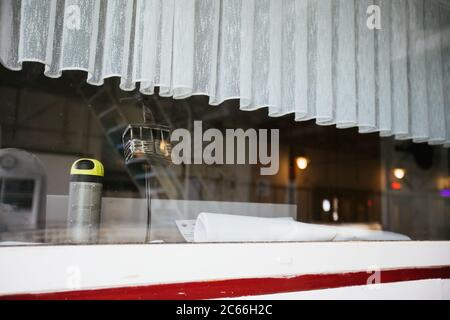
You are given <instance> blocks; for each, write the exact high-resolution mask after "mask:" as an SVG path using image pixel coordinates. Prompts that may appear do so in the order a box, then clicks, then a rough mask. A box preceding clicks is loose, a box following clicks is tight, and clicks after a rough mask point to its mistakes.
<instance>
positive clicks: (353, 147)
mask: <svg viewBox="0 0 450 320" xmlns="http://www.w3.org/2000/svg"><path fill="white" fill-rule="evenodd" d="M43 72H44V67H43V65H42V64H38V63H25V64H24V66H23V70H22V71H20V72H17V71H11V70H8V69H6V68H4V67H3V66H1V65H0V86H3V87H13V88H16V89H18V90H21V89H27V91H38V92H45V93H48V94H52V95H56V96H60V97H61V98H62V99H67V97H71V98H73V99H75V100H79V101H80V104H85V103H84V102H83V100H82V99H81V97H80V95H79V93H78V91H77V89H78V88H79V87H80V86H84V87H85V88H88V89H89V90H92V91H96V90H99V87H95V86H90V85H88V84H86V73H85V72H80V71H65V72H64V73H63V75H62V77H61V78H58V79H51V78H48V77H46V76H45V75H44V74H43ZM105 85H106V86H110V87H111V91H112V92H113V93H114V95H116V96H117V98H123V97H128V98H129V97H133V96H137V95H138V94H139V93H138V92H137V90H136V91H134V92H124V91H122V90H120V89H119V80H118V79H117V78H111V79H107V80H106V81H105ZM99 99H105V100H104V101H103V102H104V103H106V104H107V103H108V99H106V97H99ZM208 99H209V98H208V97H206V96H193V97H191V98H188V99H186V100H184V101H178V100H173V99H171V98H159V100H160V102H161V105H162V106H164V107H165V109H164V112H165V113H166V114H167V115H169V116H170V118H171V119H175V122H177V121H178V120H180V121H183V120H184V121H185V122H186V118H187V115H188V113H189V114H190V116H191V119H195V120H200V119H202V120H203V121H204V123H205V125H206V126H209V127H217V128H251V127H254V128H279V129H280V139H281V140H282V141H281V143H282V144H283V142H287V143H289V144H292V145H294V146H298V145H301V146H302V148H318V149H326V150H337V149H338V150H339V151H342V152H348V153H352V154H359V155H361V156H362V157H367V156H378V155H379V149H380V148H379V144H380V138H379V136H378V134H359V133H358V130H357V129H356V128H352V129H345V130H341V129H336V128H335V127H334V126H318V125H316V124H315V122H314V120H311V121H307V122H295V121H294V119H293V116H292V115H288V116H284V117H279V118H271V117H268V115H267V109H266V108H263V109H260V110H256V111H251V112H248V111H241V110H239V102H238V101H237V100H230V101H226V102H224V103H223V104H222V105H221V106H220V107H217V106H210V105H208ZM131 100H132V99H131ZM135 105H136V107H137V108H140V107H139V103H138V102H136V103H135ZM186 108H189V112H187V111H186Z"/></svg>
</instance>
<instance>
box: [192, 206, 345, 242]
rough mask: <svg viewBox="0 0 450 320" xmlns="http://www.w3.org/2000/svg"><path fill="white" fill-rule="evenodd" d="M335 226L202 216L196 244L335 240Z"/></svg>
mask: <svg viewBox="0 0 450 320" xmlns="http://www.w3.org/2000/svg"><path fill="white" fill-rule="evenodd" d="M336 235H337V233H336V230H335V229H334V228H333V227H327V226H319V225H311V224H306V223H301V222H297V221H293V220H291V219H274V218H260V217H248V216H237V215H228V214H217V213H205V212H203V213H200V214H199V215H198V218H197V222H196V225H195V232H194V242H260V241H331V240H332V239H333V238H335V237H336Z"/></svg>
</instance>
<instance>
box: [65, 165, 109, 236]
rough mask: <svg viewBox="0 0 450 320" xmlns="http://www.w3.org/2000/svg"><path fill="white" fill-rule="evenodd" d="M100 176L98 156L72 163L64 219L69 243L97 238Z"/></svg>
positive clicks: (101, 173)
mask: <svg viewBox="0 0 450 320" xmlns="http://www.w3.org/2000/svg"><path fill="white" fill-rule="evenodd" d="M103 176H104V169H103V165H102V164H101V162H100V161H98V160H94V159H79V160H77V161H75V162H74V163H73V165H72V168H71V170H70V191H69V212H68V220H67V227H68V237H69V241H70V242H72V243H96V242H98V234H99V227H100V212H101V205H102V189H103V184H102V180H103Z"/></svg>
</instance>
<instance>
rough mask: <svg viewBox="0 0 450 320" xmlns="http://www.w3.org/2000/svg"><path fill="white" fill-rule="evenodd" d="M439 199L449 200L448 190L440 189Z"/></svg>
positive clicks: (449, 193)
mask: <svg viewBox="0 0 450 320" xmlns="http://www.w3.org/2000/svg"><path fill="white" fill-rule="evenodd" d="M441 197H444V198H450V189H442V190H441Z"/></svg>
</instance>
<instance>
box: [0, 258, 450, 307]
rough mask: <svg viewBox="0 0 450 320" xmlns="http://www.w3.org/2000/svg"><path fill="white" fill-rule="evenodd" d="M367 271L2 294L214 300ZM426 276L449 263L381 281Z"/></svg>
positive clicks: (358, 281) (443, 273) (446, 271)
mask: <svg viewBox="0 0 450 320" xmlns="http://www.w3.org/2000/svg"><path fill="white" fill-rule="evenodd" d="M371 274H372V273H368V272H365V271H360V272H349V273H334V274H329V273H328V274H308V275H298V276H292V277H280V278H246V279H230V280H214V281H200V282H186V283H173V284H158V285H145V286H136V287H120V288H107V289H93V290H80V291H64V292H52V293H40V294H17V295H7V296H0V300H118V299H120V300H122V299H123V300H140V299H145V300H151V299H155V300H178V299H214V298H231V297H243V296H256V295H265V294H276V293H287V292H296V291H309V290H319V289H332V288H341V287H349V286H360V285H365V284H367V282H368V278H369V277H370V276H371ZM425 279H450V266H442V267H429V268H407V269H394V270H382V271H381V273H380V280H381V283H392V282H401V281H414V280H425Z"/></svg>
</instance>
